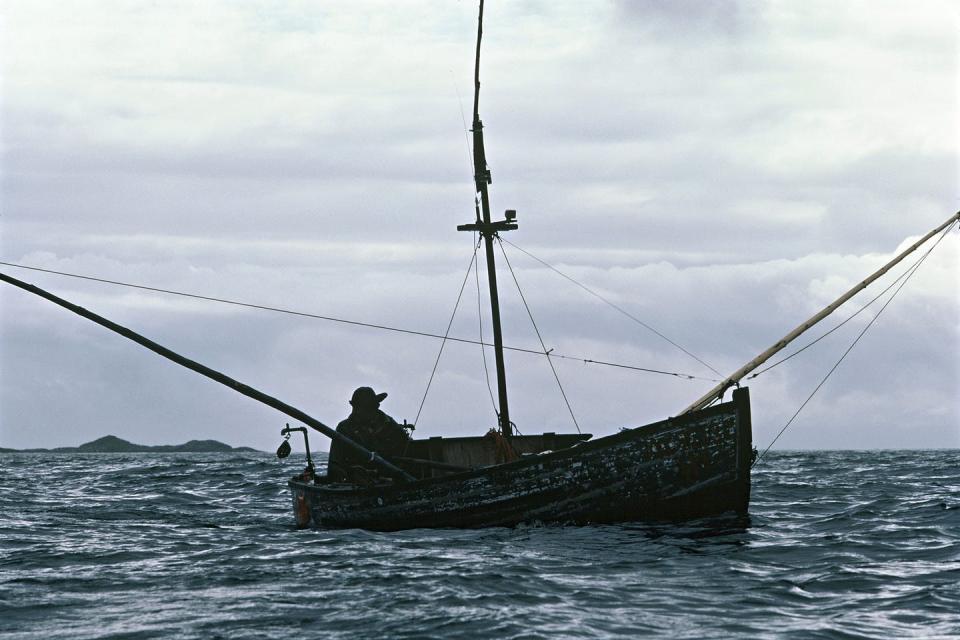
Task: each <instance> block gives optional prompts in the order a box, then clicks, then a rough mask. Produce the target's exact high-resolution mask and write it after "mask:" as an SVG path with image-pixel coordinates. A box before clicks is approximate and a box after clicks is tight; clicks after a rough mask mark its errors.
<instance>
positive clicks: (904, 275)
mask: <svg viewBox="0 0 960 640" xmlns="http://www.w3.org/2000/svg"><path fill="white" fill-rule="evenodd" d="M951 229H952V227H948V228H947V229H944V231H943V233H942V234H941V235H940V237H939V238H938V239H937V241H936V242H935V243H934V244H933V246H931V247H930V248H929V249H927V251H926V253H924V254H923V255H922V256H920V257H919V258H918V259H917V260H916V261H915V262H914V263H913V264H912V265H910V267H908V268H907V269H906V270H905V271H904V272H903V273H901V274H900V275H899V276H898V277H897V279H896V280H894V281H893V282H891V283H890V284H889V285H887V286H886V288H884V290H883V291H881V292H880V293H878V294H877V295H876V296H874V297H873V299H871V300H870V301H869V302H867V303H866V304H865V305H863V306H862V307H860V308H859V309H857V311H856V312H855V313H853V314H852V315H851V316H850V317H849V318H846V319H845V320H844V321H843V322H841V323H839V324H837V325H836V326H835V327H833V328H832V329H830V330H829V331H827V332H825V333H824V334H823V335H821V336H819V337H818V338H817V339H816V340H813V341H812V342H810V343H809V344H807V345H805V346H803V347H801V348H800V349H797V350H796V351H794V352H793V353H791V354H790V355H788V356H785V357H783V358H781V359H780V360H777V361H776V362H774V363H773V364H771V365H770V366H768V367H764V368H763V369H761V370H760V371H757V372H756V373H753V374H751V375H750V376H748V377H747V380H753V379H754V378H756V377H757V376H759V375H760V374H761V373H766V372H767V371H770V369H773V368H774V367H777V366H779V365H781V364H783V363H784V362H786V361H787V360H790V359H791V358H793V357H794V356H797V355H800V354H801V353H803V352H804V351H806V350H807V349H809V348H810V347H812V346H813V345H815V344H817V343H818V342H820V341H821V340H823V339H824V338H826V337H827V336H829V335H830V334H831V333H833V332H834V331H836V330H837V329H839V328H840V327H842V326H843V325H845V324H847V323H848V322H850V321H851V320H853V319H854V318H856V317H857V316H858V315H860V313H862V312H863V311H866V310H867V308H868V307H869V306H871V305H872V304H873V303H874V302H876V301H877V300H879V299H880V298H882V297H883V295H884V294H885V293H887V292H888V291H890V289H892V288H893V287H895V286H896V284H897V283H898V282H900V281H901V280H903V279H904V278H909V277H910V276H912V275H913V272H914V271H916V270H917V267H919V266H920V263H921V262H923V261H924V260H925V259H926V257H927V256H928V255H930V252H931V251H933V250H934V249H936V248H937V245H938V244H940V241H941V240H943V238H944V237H945V236H946V235H947V233H948V232H949V231H950V230H951Z"/></svg>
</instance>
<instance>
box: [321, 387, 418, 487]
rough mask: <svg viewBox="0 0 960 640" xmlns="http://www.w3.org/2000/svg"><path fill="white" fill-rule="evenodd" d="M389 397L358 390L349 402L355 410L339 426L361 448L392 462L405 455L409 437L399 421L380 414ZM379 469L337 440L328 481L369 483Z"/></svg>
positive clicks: (366, 390)
mask: <svg viewBox="0 0 960 640" xmlns="http://www.w3.org/2000/svg"><path fill="white" fill-rule="evenodd" d="M386 397H387V394H386V393H375V392H374V390H373V389H371V388H370V387H359V388H358V389H357V390H356V391H354V392H353V396H352V397H351V398H350V405H351V406H352V407H353V410H352V411H351V412H350V415H349V416H347V418H346V419H345V420H343V421H342V422H341V423H340V424H338V425H337V433H342V434H343V435H345V436H347V437H348V438H350V439H351V440H353V441H354V442H356V443H357V444H359V445H360V446H362V447H364V448H365V449H369V450H370V451H375V452H376V453H378V454H380V455H381V456H382V457H384V458H386V459H387V460H390V458H391V457H392V456H401V455H403V454H404V453H405V451H406V448H407V444H408V443H409V442H410V436H409V435H408V434H407V432H406V431H405V430H404V428H403V427H401V426H400V425H399V424H397V421H396V420H394V419H393V418H391V417H390V416H388V415H387V414H385V413H384V412H383V411H381V410H380V403H381V402H383V399H384V398H386ZM376 471H377V467H376V465H374V464H372V463H371V462H370V460H369V458H365V457H364V456H363V454H361V453H359V452H357V451H354V450H352V449H350V448H348V447H347V446H346V445H344V444H343V443H341V442H338V441H336V440H334V441H333V442H332V443H331V444H330V457H329V458H328V459H327V477H328V478H330V479H331V480H333V481H336V482H357V481H361V482H362V481H366V480H370V479H371V478H372V477H374V474H375V472H376Z"/></svg>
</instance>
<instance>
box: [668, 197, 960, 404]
mask: <svg viewBox="0 0 960 640" xmlns="http://www.w3.org/2000/svg"><path fill="white" fill-rule="evenodd" d="M958 220H960V211H958V212H957V213H955V214H953V215H952V216H950V217H949V218H947V220H946V221H945V222H944V223H943V224H941V225H940V226H938V227H937V228H936V229H934V230H932V231H931V232H930V233H928V234H927V235H925V236H923V237H922V238H920V239H919V240H917V241H916V242H914V243H913V244H912V245H910V246H909V247H907V248H906V249H905V250H904V251H903V252H902V253H900V255H898V256H897V257H896V258H894V259H893V260H891V261H890V262H888V263H887V264H885V265H883V266H882V267H881V268H880V269H878V270H877V271H876V272H874V273H873V274H872V275H871V276H870V277H869V278H867V279H866V280H864V281H863V282H861V283H860V284H858V285H857V286H855V287H853V288H852V289H850V290H849V291H847V292H846V293H845V294H843V295H842V296H840V297H839V298H837V299H836V300H835V301H833V302H832V303H831V304H829V305H827V306H826V307H825V308H824V309H823V310H822V311H820V312H819V313H818V314H816V315H815V316H813V317H812V318H810V319H809V320H807V321H805V322H803V323H801V324H800V325H799V326H798V327H797V328H796V329H794V330H793V331H791V332H790V333H788V334H787V335H785V336H784V337H782V338H780V340H778V341H777V342H776V343H775V344H774V345H773V346H772V347H770V348H769V349H767V350H766V351H764V352H763V353H761V354H760V355H758V356H757V357H756V358H754V359H753V360H751V361H750V362H748V363H747V364H745V365H743V366H742V367H740V368H739V369H737V370H736V371H734V372H733V373H732V374H730V377H729V378H727V379H726V380H724V381H723V382H721V383H720V384H718V385H717V386H715V387H714V388H713V389H710V391H708V392H707V394H706V395H704V396H703V397H702V398H700V399H699V400H697V401H696V402H694V403H693V404H691V405H690V406H689V407H687V408H686V409H684V410H683V411H681V412H680V413H681V415H682V414H684V413H689V412H691V411H696V410H698V409H703V408H704V407H706V406H707V405H709V404H711V403H712V402H713V401H714V400H717V399H719V398H720V397H721V396H723V393H724V392H725V391H726V390H727V389H729V388H730V387H732V386H733V385H735V384H737V383H738V382H740V380H741V379H742V378H743V377H744V376H746V375H747V374H748V373H750V372H751V371H753V370H754V369H756V368H757V367H759V366H760V365H762V364H763V363H764V362H766V361H767V360H769V359H770V358H772V357H773V356H774V354H776V353H777V352H778V351H780V350H781V349H783V348H784V347H786V346H787V345H788V344H790V343H791V342H793V341H794V340H796V339H797V338H799V337H800V334H802V333H804V332H806V331H807V330H808V329H810V328H812V327H813V326H814V325H815V324H817V323H818V322H820V321H821V320H823V319H824V318H826V317H827V316H828V315H830V314H831V313H833V312H834V311H836V310H837V308H838V307H839V306H840V305H842V304H843V303H844V302H846V301H847V300H849V299H850V298H852V297H853V296H855V295H856V294H858V293H860V292H861V291H863V290H864V289H866V288H867V287H868V286H869V285H870V284H871V283H873V281H874V280H876V279H877V278H879V277H880V276H882V275H883V274H885V273H886V272H887V271H889V270H890V269H892V268H893V267H894V266H896V265H897V263H899V262H900V261H901V260H903V259H904V258H906V257H907V256H908V255H910V254H911V253H913V252H914V251H916V250H917V249H919V248H920V246H921V245H923V244H924V243H925V242H926V241H927V240H929V239H930V238H932V237H933V236H935V235H937V234H938V233H940V232H941V231H943V230H944V229H946V228H947V227H949V226H950V225H951V224H954V223H955V222H957V221H958Z"/></svg>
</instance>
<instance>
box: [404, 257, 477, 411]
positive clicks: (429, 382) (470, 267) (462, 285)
mask: <svg viewBox="0 0 960 640" xmlns="http://www.w3.org/2000/svg"><path fill="white" fill-rule="evenodd" d="M479 248H480V243H477V244H476V245H475V246H474V247H473V255H472V256H470V264H469V265H467V273H466V274H465V275H464V276H463V282H461V283H460V292H459V293H458V294H457V302H456V303H455V304H454V305H453V312H452V313H451V314H450V321H449V322H447V331H446V332H445V333H444V334H443V341H442V342H441V343H440V351H438V352H437V359H436V360H435V361H434V363H433V370H432V371H431V372H430V379H429V380H427V388H426V389H424V391H423V398H421V399H420V407H419V408H418V409H417V417H416V418H414V419H413V424H414V425H416V424H419V423H420V413H421V412H422V411H423V404H424V403H425V402H426V401H427V394H428V393H430V385H432V384H433V377H434V376H435V375H436V373H437V367H438V366H440V356H442V355H443V348H444V347H445V346H447V336H448V335H450V327H452V326H453V319H454V318H456V317H457V309H459V308H460V299H461V298H462V297H463V290H464V289H465V288H466V286H467V280H468V279H469V278H470V272H471V271H472V270H473V264H474V262H476V260H477V249H479Z"/></svg>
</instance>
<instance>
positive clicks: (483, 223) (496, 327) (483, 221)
mask: <svg viewBox="0 0 960 640" xmlns="http://www.w3.org/2000/svg"><path fill="white" fill-rule="evenodd" d="M482 38H483V0H480V17H479V18H478V19H477V55H476V61H475V63H474V71H473V129H472V131H473V180H474V182H475V184H476V192H477V193H479V194H480V203H479V206H477V207H476V213H477V219H476V222H474V223H473V224H461V225H457V231H478V232H480V235H481V236H483V244H484V249H485V251H486V256H487V280H488V281H489V283H490V313H491V316H492V324H493V353H494V356H495V357H496V365H497V395H499V400H500V415H499V420H500V433H502V434H503V435H505V436H510V435H512V434H513V428H512V427H511V426H510V409H509V407H508V405H507V371H506V368H505V367H504V363H503V333H502V331H501V328H500V296H499V295H498V294H497V268H496V263H495V261H494V255H493V239H494V238H495V237H496V236H497V233H498V232H499V231H510V230H512V229H516V228H517V224H516V218H517V212H516V211H513V210H508V211H507V212H506V213H505V214H504V216H505V217H504V219H503V220H497V221H495V222H491V220H490V194H489V193H488V191H487V185H489V184H490V183H492V182H493V179H492V178H491V177H490V169H489V168H488V167H487V156H486V153H485V152H484V148H483V122H481V121H480V41H481V39H482ZM481 212H482V217H481Z"/></svg>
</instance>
